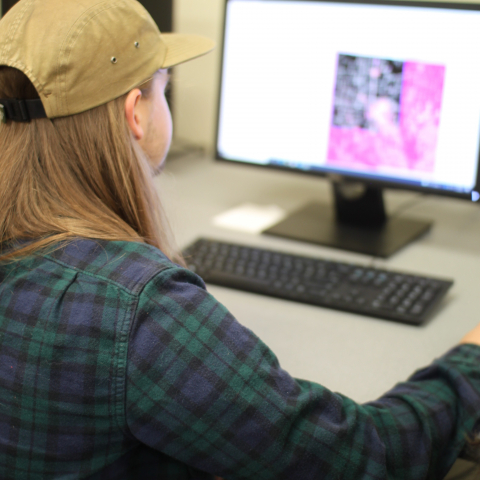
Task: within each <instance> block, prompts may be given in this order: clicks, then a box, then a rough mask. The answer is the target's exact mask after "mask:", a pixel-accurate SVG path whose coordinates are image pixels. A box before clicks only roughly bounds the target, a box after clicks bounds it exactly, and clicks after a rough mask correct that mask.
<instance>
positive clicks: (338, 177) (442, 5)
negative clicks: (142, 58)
mask: <svg viewBox="0 0 480 480" xmlns="http://www.w3.org/2000/svg"><path fill="white" fill-rule="evenodd" d="M233 1H238V0H225V2H224V15H223V29H222V47H221V59H220V79H219V88H218V97H217V117H216V129H215V160H216V161H219V162H221V163H223V164H229V165H242V166H246V167H254V168H262V169H266V170H277V171H282V172H288V173H295V174H300V175H309V176H315V177H319V178H326V179H330V180H332V181H346V182H361V183H364V184H365V185H367V186H372V187H375V188H389V189H395V190H407V191H413V192H423V193H426V194H432V195H440V196H446V197H453V198H459V199H463V200H469V201H473V202H477V201H479V200H480V199H477V200H473V198H472V194H473V192H480V140H479V147H478V153H477V155H478V156H477V178H476V183H475V186H474V187H473V188H472V190H470V191H469V192H456V191H454V190H450V189H441V188H435V187H429V186H423V185H417V184H409V183H408V182H405V183H403V182H401V181H393V180H388V179H384V178H382V179H379V178H372V177H371V176H369V175H362V174H361V173H359V174H349V173H344V172H337V171H333V169H330V171H328V169H325V170H320V167H318V170H317V169H300V168H292V167H288V166H283V165H273V164H266V165H265V164H259V163H255V162H248V161H245V160H241V159H235V158H225V157H223V156H222V155H221V153H220V152H219V149H218V140H219V122H220V109H221V99H222V90H223V67H224V57H225V31H226V24H227V22H226V19H227V5H228V3H230V2H233ZM263 1H264V2H268V1H275V2H296V1H298V2H300V1H301V2H314V3H343V4H357V5H389V6H390V5H391V6H405V7H418V8H432V9H446V10H472V11H480V3H455V2H438V1H418V2H417V1H411V0H407V1H401V0H263ZM479 139H480V132H479Z"/></svg>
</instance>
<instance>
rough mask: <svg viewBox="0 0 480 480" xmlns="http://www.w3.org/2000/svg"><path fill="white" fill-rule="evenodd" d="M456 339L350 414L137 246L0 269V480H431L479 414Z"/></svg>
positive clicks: (468, 348) (474, 369)
mask: <svg viewBox="0 0 480 480" xmlns="http://www.w3.org/2000/svg"><path fill="white" fill-rule="evenodd" d="M479 367H480V348H479V347H476V346H473V345H464V346H461V347H457V348H456V349H454V350H452V351H451V352H450V353H449V354H447V355H446V356H444V357H443V358H441V359H439V360H438V361H436V362H435V363H433V364H432V365H431V366H430V367H428V368H426V369H424V370H421V371H419V372H417V373H416V374H415V375H414V376H413V377H412V378H411V379H410V380H409V381H408V382H405V383H402V384H399V385H397V386H396V387H395V388H394V389H393V390H391V391H390V392H388V393H387V394H386V395H384V396H383V397H382V398H380V399H378V400H377V401H375V402H372V403H368V404H364V405H359V404H357V403H355V402H353V401H352V400H350V399H348V398H346V397H344V396H342V395H339V394H336V393H332V392H330V391H329V390H327V389H326V388H324V387H322V386H320V385H318V384H315V383H312V382H307V381H304V380H296V379H294V378H292V377H291V376H289V375H288V373H287V372H285V371H284V370H282V369H281V368H280V366H279V364H278V361H277V359H276V358H275V356H274V355H273V353H272V352H271V351H270V350H269V349H268V348H267V347H266V346H265V345H264V344H263V343H262V342H261V341H260V340H259V339H258V338H257V337H256V336H255V335H254V334H253V333H252V332H251V331H249V330H248V329H246V328H244V327H242V326H241V325H240V324H239V323H238V322H237V321H236V320H235V319H234V318H233V317H232V315H231V314H230V313H229V312H228V310H226V309H225V308H224V307H223V306H222V305H221V304H219V303H218V302H217V301H216V300H215V299H214V298H213V297H212V296H210V295H209V294H208V293H207V292H206V290H205V286H204V284H203V282H202V280H201V279H200V278H198V277H197V276H196V275H195V274H193V273H191V272H189V271H188V270H186V269H183V268H180V267H178V266H176V265H174V264H172V263H171V262H170V261H169V260H168V259H167V258H165V256H164V255H162V253H161V252H159V251H158V250H157V249H155V248H153V247H150V246H147V245H143V244H138V243H128V242H104V241H101V242H100V241H97V242H96V241H90V240H78V241H75V242H72V243H70V244H67V245H66V246H63V247H62V248H60V249H58V250H56V251H54V252H53V253H50V254H45V255H35V256H31V257H27V258H24V259H22V260H20V261H18V262H15V263H9V264H3V265H2V266H0V478H1V479H13V478H15V479H24V478H25V479H26V478H31V479H40V478H41V479H48V478H56V479H77V478H93V479H116V478H118V479H129V478H132V479H138V478H141V479H153V478H158V479H167V480H173V479H178V480H179V479H187V478H188V479H211V478H213V474H216V475H220V476H223V477H225V478H226V479H229V480H235V479H255V480H261V479H272V480H273V479H275V480H281V479H285V480H297V479H298V480H308V479H342V480H348V479H387V478H389V479H408V480H416V479H424V478H435V479H439V478H442V477H443V475H444V474H445V473H446V472H447V470H448V469H449V467H450V466H451V464H452V463H453V462H454V460H455V458H456V457H457V455H458V453H459V452H460V450H461V449H462V447H463V445H464V443H465V435H466V433H467V432H471V431H472V430H473V428H474V425H475V422H476V420H477V419H478V418H479V416H480V368H479Z"/></svg>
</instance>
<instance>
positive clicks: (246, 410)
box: [0, 0, 480, 480]
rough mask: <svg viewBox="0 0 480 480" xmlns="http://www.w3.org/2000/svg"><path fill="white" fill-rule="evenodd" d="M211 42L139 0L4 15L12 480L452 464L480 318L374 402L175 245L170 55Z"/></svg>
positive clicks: (4, 364)
mask: <svg viewBox="0 0 480 480" xmlns="http://www.w3.org/2000/svg"><path fill="white" fill-rule="evenodd" d="M212 46H213V45H212V43H211V42H210V41H209V40H208V39H204V38H201V37H195V36H186V35H174V34H160V33H159V32H158V29H157V27H156V25H155V24H154V22H153V20H152V19H151V18H150V16H149V15H148V14H147V13H146V11H145V10H144V9H143V7H141V5H140V4H138V3H137V2H136V1H134V0H81V1H80V0H21V1H20V2H19V3H18V4H16V5H15V7H14V8H13V9H12V10H10V11H9V12H8V14H7V15H6V16H5V17H4V18H3V19H2V20H1V21H0V113H1V115H2V119H3V123H0V152H1V155H0V191H1V192H2V193H1V196H0V236H1V239H0V243H1V245H2V250H1V252H0V255H1V256H0V478H1V479H49V478H55V479H77V478H78V479H80V478H89V479H139V478H142V479H153V478H157V479H168V480H174V479H175V480H177V479H178V480H180V479H182V480H183V479H199V480H200V479H213V478H215V476H221V477H223V478H225V479H228V480H235V479H254V480H260V479H272V480H282V479H284V480H297V479H298V480H307V479H343V480H354V479H377V480H378V479H405V480H417V479H418V480H420V479H427V478H430V479H440V478H443V476H444V475H445V474H446V472H447V471H448V470H449V468H450V466H451V465H452V464H453V462H454V461H455V459H456V458H457V456H458V455H459V453H460V452H461V451H462V450H463V449H464V448H465V444H466V441H467V439H468V437H473V435H474V434H475V431H476V423H477V421H478V419H479V417H480V369H479V365H480V329H479V328H477V329H476V330H474V331H473V332H471V333H470V334H468V335H467V336H466V337H465V338H464V340H463V342H462V344H461V345H459V346H457V347H456V348H454V349H453V350H452V351H450V352H449V353H447V354H446V355H445V356H443V357H442V358H440V359H438V360H437V361H435V362H434V363H433V364H432V365H430V366H429V367H427V368H425V369H423V370H420V371H418V372H417V373H416V374H414V375H413V376H412V377H411V378H410V379H409V380H408V381H406V382H405V383H402V384H399V385H397V386H396V387H395V388H394V389H393V390H391V391H389V392H388V393H386V394H385V395H383V396H382V397H381V398H379V399H378V400H376V401H374V402H370V403H367V404H363V405H359V404H357V403H355V402H353V401H352V400H350V399H348V398H346V397H344V396H342V395H340V394H337V393H332V392H330V391H329V390H328V389H327V388H325V387H323V386H321V385H318V384H315V383H312V382H308V381H305V380H298V379H295V378H292V377H291V376H290V375H289V374H288V373H287V372H285V371H284V370H282V369H281V367H280V366H279V364H278V361H277V359H276V357H275V355H274V354H273V353H272V352H271V351H270V350H269V348H268V347H267V346H266V345H265V344H264V343H262V341H261V340H260V339H259V338H257V337H256V336H255V334H254V333H252V332H251V331H249V330H248V329H246V328H244V327H243V326H242V325H241V324H239V323H238V322H237V321H236V320H235V319H234V318H233V317H232V315H231V314H230V313H229V312H228V310H227V309H226V308H225V307H224V306H223V305H221V304H220V303H219V302H217V301H216V300H215V298H213V297H212V296H211V295H209V293H208V292H207V291H206V289H205V285H204V283H203V281H202V279H201V278H199V277H198V276H196V275H195V274H194V273H192V272H190V271H188V270H187V269H186V268H184V266H183V261H182V259H181V257H180V256H179V255H178V254H176V251H175V249H174V248H173V247H172V242H171V241H170V240H169V236H168V229H167V224H166V222H165V219H164V218H163V214H162V210H161V208H160V207H161V206H160V202H159V200H158V198H157V197H156V193H155V189H154V186H153V181H152V178H153V175H154V174H155V172H156V171H157V170H159V169H160V168H161V165H162V162H163V160H164V158H165V154H166V152H167V150H168V147H169V143H170V137H171V119H170V114H169V111H168V106H167V104H166V101H165V97H164V90H165V87H166V85H167V83H168V72H167V69H168V68H169V67H171V66H173V65H176V64H178V63H181V62H183V61H186V60H189V59H191V58H194V57H196V56H198V55H202V54H204V53H207V52H208V51H209V50H210V49H211V48H212Z"/></svg>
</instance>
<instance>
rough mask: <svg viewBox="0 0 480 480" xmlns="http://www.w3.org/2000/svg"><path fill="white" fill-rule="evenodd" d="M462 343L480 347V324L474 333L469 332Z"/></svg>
mask: <svg viewBox="0 0 480 480" xmlns="http://www.w3.org/2000/svg"><path fill="white" fill-rule="evenodd" d="M460 343H474V344H475V345H480V324H478V325H477V326H476V327H475V328H474V329H473V330H472V331H470V332H468V333H467V334H466V335H465V336H464V337H463V338H462V340H461V341H460Z"/></svg>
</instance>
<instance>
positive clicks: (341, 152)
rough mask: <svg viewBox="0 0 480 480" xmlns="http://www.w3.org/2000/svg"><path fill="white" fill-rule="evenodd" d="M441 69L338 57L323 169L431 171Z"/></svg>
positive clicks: (402, 62)
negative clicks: (327, 167) (326, 152)
mask: <svg viewBox="0 0 480 480" xmlns="http://www.w3.org/2000/svg"><path fill="white" fill-rule="evenodd" d="M444 78H445V67H444V66H443V65H430V64H426V63H418V62H410V61H396V60H388V59H383V58H372V57H361V56H353V55H345V54H339V55H338V61H337V73H336V84H335V96H334V105H333V113H332V123H331V127H330V136H329V144H328V157H327V165H330V166H335V167H340V168H349V169H351V168H354V169H357V170H364V171H365V170H366V171H376V172H382V171H385V172H394V171H395V170H397V169H398V170H399V171H400V170H401V171H403V172H404V173H405V172H407V174H408V172H409V171H410V172H412V174H413V173H414V172H425V173H426V172H433V171H434V168H435V151H436V147H437V137H438V129H439V124H440V112H441V106H442V94H443V85H444Z"/></svg>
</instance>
